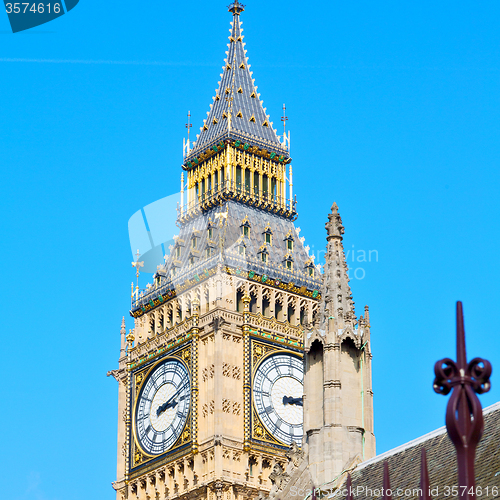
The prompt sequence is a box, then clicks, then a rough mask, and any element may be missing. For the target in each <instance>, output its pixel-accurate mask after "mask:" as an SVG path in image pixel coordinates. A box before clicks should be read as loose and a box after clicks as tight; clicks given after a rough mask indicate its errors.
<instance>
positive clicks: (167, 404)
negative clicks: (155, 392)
mask: <svg viewBox="0 0 500 500" xmlns="http://www.w3.org/2000/svg"><path fill="white" fill-rule="evenodd" d="M186 387H187V384H184V385H183V386H182V387H181V388H180V389H179V390H178V391H177V392H176V393H175V394H174V395H173V396H172V397H171V398H170V399H169V400H168V401H166V402H165V403H163V404H162V405H160V406H158V409H157V410H156V416H157V417H158V416H159V415H160V413H162V412H164V411H165V410H168V409H169V408H175V407H176V406H177V404H178V403H177V401H176V399H177V396H178V395H179V394H180V393H181V392H182V391H183V390H184V389H185V388H186ZM186 397H187V395H184V396H181V397H180V398H179V401H183V400H184V399H186Z"/></svg>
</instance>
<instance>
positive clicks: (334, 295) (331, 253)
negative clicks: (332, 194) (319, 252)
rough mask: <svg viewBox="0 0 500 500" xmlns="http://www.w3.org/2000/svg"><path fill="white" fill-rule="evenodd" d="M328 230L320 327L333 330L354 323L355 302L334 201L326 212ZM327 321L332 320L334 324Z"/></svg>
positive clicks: (339, 219) (341, 228)
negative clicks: (329, 327)
mask: <svg viewBox="0 0 500 500" xmlns="http://www.w3.org/2000/svg"><path fill="white" fill-rule="evenodd" d="M325 228H326V230H327V233H328V235H327V238H326V239H327V241H328V243H327V251H326V256H325V274H324V284H323V286H324V289H323V293H322V297H323V298H322V300H321V301H322V303H321V304H320V314H321V316H322V317H320V324H321V325H322V326H321V327H322V328H325V329H326V327H327V325H335V327H334V331H336V330H337V329H342V328H345V326H347V325H351V327H354V326H355V323H356V316H355V314H354V302H353V300H352V295H351V287H350V286H349V276H348V267H347V263H346V259H345V254H344V248H343V245H342V239H343V236H342V235H343V234H344V226H343V225H342V218H341V217H340V214H339V207H338V206H337V204H336V203H334V204H333V205H332V211H331V213H330V214H329V215H328V222H327V223H326V224H325ZM329 320H333V323H332V322H330V321H329Z"/></svg>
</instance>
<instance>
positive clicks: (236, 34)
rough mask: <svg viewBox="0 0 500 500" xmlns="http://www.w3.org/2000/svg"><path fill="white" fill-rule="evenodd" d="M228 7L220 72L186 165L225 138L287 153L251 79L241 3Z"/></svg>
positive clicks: (279, 152)
mask: <svg viewBox="0 0 500 500" xmlns="http://www.w3.org/2000/svg"><path fill="white" fill-rule="evenodd" d="M228 10H229V12H231V13H232V14H233V20H232V23H231V29H230V33H231V35H230V36H229V44H228V50H227V57H226V59H225V61H224V66H223V73H222V74H221V80H220V82H219V87H218V89H217V90H216V94H215V96H214V98H213V103H212V104H211V105H210V111H209V112H208V113H207V118H206V120H204V123H203V126H202V127H201V129H200V133H199V135H198V136H197V139H196V142H195V143H194V144H193V148H192V149H191V152H190V153H188V156H187V162H188V165H189V160H191V159H192V158H194V157H197V156H199V155H200V154H201V153H203V152H204V151H206V150H208V149H210V148H212V146H214V145H215V144H218V143H220V141H224V140H226V139H239V140H241V141H242V142H244V143H248V144H250V145H253V146H258V147H263V148H265V149H267V150H268V151H274V152H275V153H277V154H285V155H286V156H288V154H287V150H286V148H285V147H284V145H283V144H282V143H281V142H280V140H279V139H278V136H277V133H276V131H275V130H274V129H273V127H272V125H273V124H272V122H271V121H270V118H269V115H267V114H266V109H265V108H264V107H263V103H262V101H261V100H260V94H259V93H258V92H257V86H256V85H255V80H254V79H253V78H252V72H251V71H250V65H249V63H248V58H247V56H246V50H245V48H244V47H245V44H244V42H243V35H242V31H243V30H242V29H241V22H240V14H241V12H243V11H244V5H242V4H241V3H239V2H238V1H237V0H235V1H234V2H233V3H232V4H231V5H229V6H228Z"/></svg>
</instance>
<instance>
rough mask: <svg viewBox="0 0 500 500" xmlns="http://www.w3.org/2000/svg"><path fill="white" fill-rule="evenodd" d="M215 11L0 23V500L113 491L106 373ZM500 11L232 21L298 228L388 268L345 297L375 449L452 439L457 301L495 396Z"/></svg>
mask: <svg viewBox="0 0 500 500" xmlns="http://www.w3.org/2000/svg"><path fill="white" fill-rule="evenodd" d="M226 3H228V2H222V3H217V2H210V3H202V2H198V1H193V2H190V3H189V4H183V3H180V2H176V3H174V2H156V3H153V4H151V3H149V4H140V3H134V4H132V3H128V4H126V5H123V6H120V7H119V8H117V7H116V4H115V3H113V2H99V3H97V2H93V1H91V0H82V1H81V2H80V3H79V4H78V6H77V7H76V8H75V9H74V10H72V11H71V12H70V13H68V14H67V15H64V16H62V17H61V18H59V19H57V20H55V21H53V22H52V23H49V24H46V25H43V26H40V27H38V28H35V29H33V30H30V31H27V32H23V33H18V34H15V35H13V34H12V33H10V27H9V24H8V20H7V16H6V15H3V16H2V15H0V40H1V43H0V68H1V75H2V77H1V79H0V103H1V105H0V130H1V134H0V168H1V175H2V182H1V183H0V203H1V208H2V216H1V218H0V234H1V235H2V250H3V266H2V267H3V273H2V276H3V283H4V285H3V287H2V291H1V292H0V293H1V304H2V307H1V310H2V331H3V335H2V339H3V345H2V368H1V376H2V384H1V388H0V397H1V400H2V402H3V405H2V407H3V409H4V411H2V412H1V413H0V428H1V429H3V432H2V433H1V434H2V449H3V453H2V456H1V458H0V470H2V474H3V475H4V476H3V477H4V478H6V479H8V480H4V481H3V482H2V493H3V495H4V497H5V498H9V499H11V500H28V499H29V500H31V499H33V500H56V499H57V500H59V499H61V500H80V499H82V500H83V499H87V498H88V497H89V495H92V498H96V499H106V498H109V499H111V498H114V495H113V490H112V489H111V486H110V482H111V481H112V480H114V478H115V467H116V421H117V384H116V382H115V381H114V380H113V379H110V378H106V376H105V375H106V372H107V370H110V369H113V368H116V366H117V358H118V350H119V330H120V322H121V318H122V316H123V315H125V316H126V319H127V326H128V328H131V327H132V321H131V320H130V318H129V317H128V314H127V313H128V310H129V306H130V283H131V282H132V281H133V280H134V270H133V269H132V267H131V265H130V262H131V257H132V256H131V252H130V247H129V242H128V232H127V222H128V219H129V218H130V217H131V216H132V214H133V213H135V212H136V211H137V210H139V209H140V208H142V207H144V206H146V205H148V204H149V203H152V202H154V201H156V200H158V199H160V198H162V197H164V196H167V195H170V194H172V193H174V192H175V190H176V189H177V187H178V185H179V176H180V163H181V161H182V138H183V137H184V135H185V128H184V124H185V122H186V114H187V111H188V110H191V114H192V121H193V123H194V126H193V129H192V130H196V129H197V128H198V127H199V126H200V125H201V124H202V119H203V118H204V117H205V116H206V111H208V107H209V103H210V102H211V97H212V96H213V94H214V89H215V88H216V86H217V82H218V80H219V78H218V77H219V73H220V70H221V66H222V64H223V58H224V52H225V50H226V43H227V36H228V35H229V31H228V29H229V22H230V17H231V16H230V14H228V13H227V11H226V8H225V5H226ZM499 15H500V6H499V4H498V2H496V1H487V0H485V1H482V2H475V3H471V2H465V1H454V2H451V1H445V0H443V1H441V2H438V3H436V2H430V1H427V0H422V1H419V2H399V1H398V2H396V1H386V2H383V3H382V4H381V3H374V2H368V1H353V2H338V1H333V2H322V3H318V4H316V5H314V4H306V3H303V2H300V3H299V2H296V1H290V2H287V3H286V4H285V3H276V4H272V3H269V2H264V1H263V0H255V1H253V2H251V3H250V2H248V5H247V9H246V11H245V12H244V13H243V15H242V20H243V28H244V35H245V42H246V43H247V46H246V48H247V49H248V53H247V55H248V56H249V58H250V63H251V65H252V70H253V71H254V77H255V79H256V83H257V85H258V86H259V92H261V97H262V98H263V99H264V105H265V106H267V109H268V112H269V113H270V114H271V119H272V120H273V121H274V123H275V126H277V124H279V125H278V130H280V131H281V122H280V115H281V107H282V105H283V103H286V106H287V114H288V117H289V121H288V125H289V127H290V130H291V139H292V142H291V146H292V147H291V153H292V157H293V160H294V161H293V167H294V191H295V193H296V194H297V198H298V202H299V203H298V211H299V220H298V222H297V224H298V225H299V226H300V227H301V228H302V233H301V235H303V236H305V237H306V242H307V243H308V244H309V245H311V246H312V247H313V250H314V251H319V250H320V249H323V248H324V246H325V231H324V222H325V221H326V217H327V213H328V211H329V209H330V206H331V204H332V202H333V201H336V202H337V203H338V205H339V207H340V212H341V215H342V217H343V221H344V225H345V227H346V234H345V240H344V243H345V248H346V250H351V251H352V249H354V250H365V251H368V250H376V251H377V254H378V259H376V260H372V262H360V263H358V262H354V263H351V265H352V267H353V269H354V270H355V269H357V268H362V269H363V274H364V279H353V280H352V281H351V285H352V289H353V294H354V300H355V301H356V305H357V313H358V314H361V313H362V312H363V306H364V305H365V304H368V305H369V306H370V312H371V324H372V348H373V353H374V359H373V385H374V392H375V431H376V437H377V449H378V451H379V452H383V451H386V450H388V449H390V448H392V447H394V446H397V445H399V444H402V443H403V442H406V441H408V440H410V439H413V438H415V437H418V436H420V435H422V434H424V433H426V432H428V431H431V430H433V429H435V428H436V427H439V426H441V425H443V423H444V408H445V404H446V398H444V397H442V396H438V395H436V394H434V392H433V391H432V380H433V365H434V362H435V361H436V360H438V359H440V358H442V357H447V356H449V357H453V358H454V357H455V340H454V332H455V318H454V314H455V301H456V300H457V299H459V300H462V301H463V302H464V310H465V324H466V332H467V335H468V337H467V342H468V353H469V358H472V357H474V356H484V357H486V358H488V359H489V360H490V361H491V362H492V363H493V369H494V373H493V387H492V390H491V392H490V393H488V394H486V395H484V396H481V402H482V404H483V406H487V405H489V404H492V403H494V402H496V401H498V400H500V390H499V388H498V384H497V383H496V382H495V380H496V373H495V369H496V368H497V367H499V366H500V354H499V348H498V345H497V342H498V332H497V322H496V316H495V315H496V314H497V310H498V300H499V283H500V272H499V266H498V248H499V244H500V235H499V222H498V221H499V220H500V209H499V203H498V197H499V184H500V182H499V180H500V179H499V174H498V169H499V163H500V141H499V133H500V130H499V119H498V117H499V116H500V100H499V76H500V31H499V30H498V18H499ZM349 255H350V256H352V255H353V254H352V252H351V253H350V254H349ZM354 255H356V256H357V255H358V254H357V253H355V254H354ZM372 255H374V254H372ZM361 275H362V274H361V272H360V271H358V276H361ZM142 284H143V285H144V284H145V282H143V283H142Z"/></svg>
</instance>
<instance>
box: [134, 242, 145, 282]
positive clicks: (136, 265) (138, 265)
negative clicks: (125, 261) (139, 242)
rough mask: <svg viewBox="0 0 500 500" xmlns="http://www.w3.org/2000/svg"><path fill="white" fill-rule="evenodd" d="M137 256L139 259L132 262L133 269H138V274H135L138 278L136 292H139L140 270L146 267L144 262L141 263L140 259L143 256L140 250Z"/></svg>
mask: <svg viewBox="0 0 500 500" xmlns="http://www.w3.org/2000/svg"><path fill="white" fill-rule="evenodd" d="M135 255H136V257H137V258H136V260H135V262H132V267H135V269H136V274H135V275H136V276H137V287H136V290H137V291H138V290H139V268H141V267H144V261H141V262H139V257H140V256H141V254H140V253H139V250H137V253H136V254H135Z"/></svg>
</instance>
